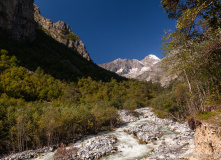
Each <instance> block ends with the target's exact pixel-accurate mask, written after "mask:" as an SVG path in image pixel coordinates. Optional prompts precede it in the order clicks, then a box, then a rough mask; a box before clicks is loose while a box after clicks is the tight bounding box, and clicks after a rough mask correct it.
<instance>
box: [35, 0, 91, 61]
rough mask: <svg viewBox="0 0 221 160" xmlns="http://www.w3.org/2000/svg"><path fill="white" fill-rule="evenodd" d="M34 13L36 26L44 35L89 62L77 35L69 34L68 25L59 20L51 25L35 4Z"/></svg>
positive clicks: (88, 57)
mask: <svg viewBox="0 0 221 160" xmlns="http://www.w3.org/2000/svg"><path fill="white" fill-rule="evenodd" d="M34 11H35V12H34V18H35V21H36V22H37V23H38V26H39V27H40V28H42V29H43V30H44V31H45V33H47V34H48V35H50V36H51V37H52V38H54V39H55V40H57V41H58V42H60V43H62V44H64V45H66V46H67V47H69V48H70V49H71V50H73V51H76V52H77V53H78V54H80V55H81V56H82V57H84V58H85V59H87V60H88V61H90V60H91V58H90V56H89V54H88V52H87V50H86V48H85V46H84V44H83V42H82V41H81V40H80V38H79V37H78V36H77V35H75V34H74V33H73V32H71V27H70V26H69V25H68V24H66V23H65V22H63V21H61V20H59V21H58V22H56V23H53V22H52V20H50V19H47V18H45V17H43V16H41V13H40V9H39V7H38V6H37V5H35V4H34Z"/></svg>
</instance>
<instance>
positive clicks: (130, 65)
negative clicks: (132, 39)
mask: <svg viewBox="0 0 221 160" xmlns="http://www.w3.org/2000/svg"><path fill="white" fill-rule="evenodd" d="M160 61H161V60H160V59H159V58H158V57H156V56H155V55H148V56H146V57H145V58H144V59H143V60H141V61H139V60H137V59H132V60H130V59H129V60H128V59H121V58H118V59H116V60H114V61H112V62H108V63H104V64H100V65H99V66H100V67H102V68H104V69H107V70H109V71H112V72H115V73H117V74H119V75H121V76H124V77H127V78H137V77H138V76H139V75H141V74H142V73H144V72H145V71H149V70H151V68H152V67H153V66H154V65H156V64H157V63H159V62H160Z"/></svg>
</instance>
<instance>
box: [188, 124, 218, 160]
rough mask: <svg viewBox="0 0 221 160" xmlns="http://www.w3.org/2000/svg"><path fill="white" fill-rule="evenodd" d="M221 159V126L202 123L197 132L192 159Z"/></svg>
mask: <svg viewBox="0 0 221 160" xmlns="http://www.w3.org/2000/svg"><path fill="white" fill-rule="evenodd" d="M215 159H221V127H218V126H214V125H211V124H209V123H202V124H201V125H200V126H198V127H197V128H196V132H195V152H194V153H193V155H192V158H191V160H215Z"/></svg>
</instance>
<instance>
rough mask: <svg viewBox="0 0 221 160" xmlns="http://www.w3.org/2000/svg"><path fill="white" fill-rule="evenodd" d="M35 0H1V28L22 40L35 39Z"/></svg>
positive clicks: (14, 37) (15, 38)
mask: <svg viewBox="0 0 221 160" xmlns="http://www.w3.org/2000/svg"><path fill="white" fill-rule="evenodd" d="M33 2H34V0H1V1H0V29H1V30H2V31H7V32H8V33H9V35H10V38H11V39H13V40H20V41H33V40H34V39H35V29H36V23H35V20H34V8H33Z"/></svg>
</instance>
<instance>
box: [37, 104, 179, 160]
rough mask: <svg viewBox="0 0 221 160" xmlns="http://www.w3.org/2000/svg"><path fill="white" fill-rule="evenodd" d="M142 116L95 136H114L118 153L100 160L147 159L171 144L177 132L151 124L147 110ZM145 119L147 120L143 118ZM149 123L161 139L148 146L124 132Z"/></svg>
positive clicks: (49, 157) (49, 154)
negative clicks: (153, 126) (156, 129)
mask: <svg viewBox="0 0 221 160" xmlns="http://www.w3.org/2000/svg"><path fill="white" fill-rule="evenodd" d="M142 113H143V115H142V116H140V117H139V120H137V121H135V122H130V123H127V124H125V125H123V126H121V127H119V128H117V129H116V130H115V131H110V132H108V131H106V132H101V133H99V134H98V135H96V136H100V135H114V136H115V137H116V138H117V143H116V144H114V145H115V147H117V148H118V151H117V152H116V153H114V154H112V155H109V156H106V157H103V158H101V160H136V159H137V160H139V159H142V158H144V157H148V155H149V154H150V153H151V151H153V150H155V149H157V148H159V147H162V146H163V145H165V144H166V143H167V142H171V141H172V140H173V138H174V137H176V136H177V134H178V133H177V132H175V131H172V130H171V129H169V128H168V127H167V126H166V125H160V124H156V123H153V122H151V117H155V116H154V115H153V113H152V112H151V111H150V109H149V108H144V109H143V110H142ZM144 117H147V118H144ZM147 123H149V124H150V123H151V124H152V125H159V126H160V129H159V131H160V133H161V135H162V136H161V137H160V138H159V139H157V140H156V141H153V142H150V143H148V144H139V141H138V139H137V138H136V137H135V136H134V135H132V134H128V133H126V132H125V130H127V129H129V128H133V127H136V126H139V125H143V124H147ZM93 137H95V136H93V135H91V136H88V137H86V139H90V138H93ZM81 146H82V142H81V141H78V142H77V143H75V147H81ZM53 155H54V153H47V154H44V156H39V157H38V158H37V159H44V160H50V159H53Z"/></svg>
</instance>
